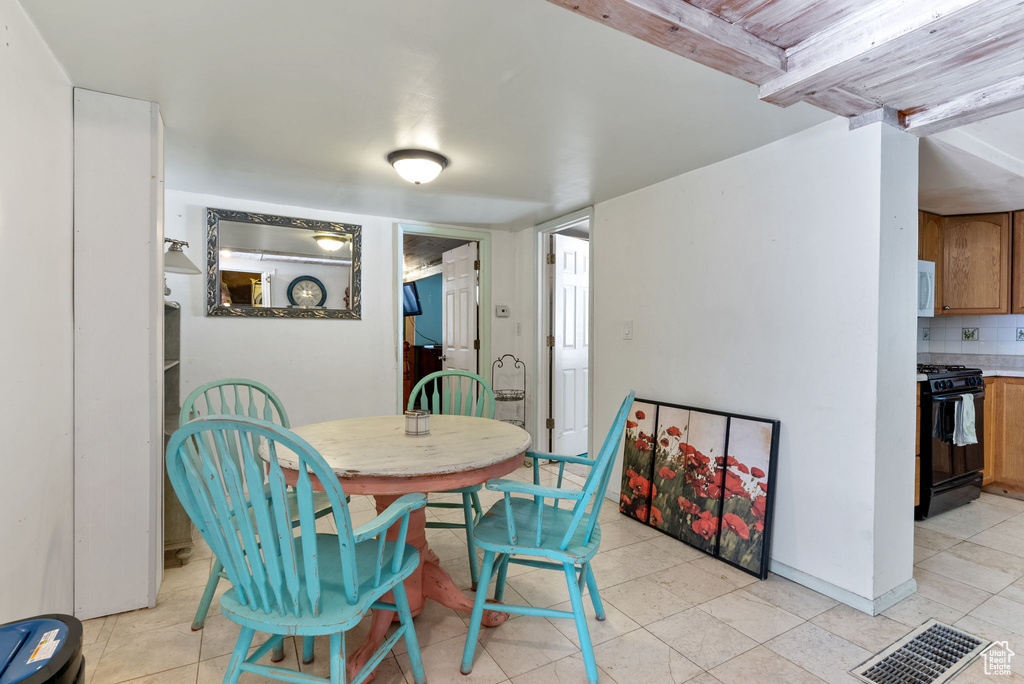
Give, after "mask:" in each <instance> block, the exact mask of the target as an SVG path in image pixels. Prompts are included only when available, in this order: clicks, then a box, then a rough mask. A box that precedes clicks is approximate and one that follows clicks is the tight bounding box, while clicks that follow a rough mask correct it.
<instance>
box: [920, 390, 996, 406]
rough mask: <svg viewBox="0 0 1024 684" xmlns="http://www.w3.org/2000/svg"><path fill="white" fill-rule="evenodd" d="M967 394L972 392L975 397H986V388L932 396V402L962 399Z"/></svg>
mask: <svg viewBox="0 0 1024 684" xmlns="http://www.w3.org/2000/svg"><path fill="white" fill-rule="evenodd" d="M965 394H971V395H973V396H974V398H975V399H978V398H979V397H981V398H984V396H985V390H969V391H967V392H961V393H960V394H950V395H948V396H944V397H932V403H935V404H938V403H940V402H946V401H960V398H961V397H962V396H963V395H965Z"/></svg>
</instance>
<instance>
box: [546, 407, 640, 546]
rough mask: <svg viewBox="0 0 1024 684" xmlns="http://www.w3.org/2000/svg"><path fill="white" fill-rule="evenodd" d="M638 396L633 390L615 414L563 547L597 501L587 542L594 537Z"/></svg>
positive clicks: (587, 533) (592, 510) (574, 511)
mask: <svg viewBox="0 0 1024 684" xmlns="http://www.w3.org/2000/svg"><path fill="white" fill-rule="evenodd" d="M635 396H636V392H634V391H632V390H630V392H629V394H627V395H626V398H625V399H623V400H622V405H621V406H620V407H619V412H618V413H617V414H615V420H614V421H612V425H611V428H610V429H609V430H608V436H607V437H605V438H604V443H603V444H601V450H600V451H598V452H597V458H596V459H595V463H594V465H593V467H592V468H591V469H590V474H589V475H587V480H586V482H585V483H584V484H583V497H582V498H580V499H579V500H577V501H576V503H575V505H574V506H573V509H572V512H573V518H572V523H571V524H570V525H569V529H568V530H567V531H566V533H565V536H564V537H563V538H562V543H561V547H560V548H561V549H562V550H563V551H564V550H565V549H566V548H567V547H568V546H569V542H570V541H571V540H572V537H573V535H575V534H576V529H577V528H578V527H579V524H580V521H581V520H582V519H583V514H584V513H585V512H586V509H587V507H588V506H590V503H591V502H593V507H592V508H591V511H590V520H589V522H588V523H587V532H586V536H585V537H584V539H583V542H584V543H585V544H586V543H589V542H590V537H591V535H593V533H594V528H595V527H596V525H597V516H598V514H599V513H600V512H601V504H602V503H603V502H604V493H605V490H606V489H608V480H609V479H610V478H611V473H612V463H614V462H615V455H616V454H617V453H618V450H619V443H620V442H621V441H622V432H623V430H625V429H626V417H627V416H628V415H629V409H630V407H631V406H632V405H633V398H634V397H635Z"/></svg>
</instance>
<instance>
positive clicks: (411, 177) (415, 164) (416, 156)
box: [388, 150, 450, 185]
mask: <svg viewBox="0 0 1024 684" xmlns="http://www.w3.org/2000/svg"><path fill="white" fill-rule="evenodd" d="M388 163H389V164H391V165H392V166H394V167H395V171H397V172H398V175H399V176H401V177H402V178H404V179H405V180H407V181H409V182H410V183H415V184H416V185H419V184H421V183H429V182H430V181H432V180H434V179H435V178H437V175H438V174H439V173H441V171H443V170H444V169H445V167H447V166H448V164H449V163H450V162H449V161H448V157H446V156H444V155H443V154H438V153H437V152H430V151H428V150H395V151H394V152H392V153H391V154H389V155H388Z"/></svg>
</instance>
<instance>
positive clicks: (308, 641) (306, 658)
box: [302, 636, 313, 665]
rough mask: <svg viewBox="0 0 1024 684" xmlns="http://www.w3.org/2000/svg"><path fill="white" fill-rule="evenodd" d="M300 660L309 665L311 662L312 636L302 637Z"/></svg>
mask: <svg viewBox="0 0 1024 684" xmlns="http://www.w3.org/2000/svg"><path fill="white" fill-rule="evenodd" d="M302 662H303V663H304V664H306V665H309V664H310V663H311V662H313V637H311V636H304V637H302Z"/></svg>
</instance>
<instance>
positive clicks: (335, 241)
mask: <svg viewBox="0 0 1024 684" xmlns="http://www.w3.org/2000/svg"><path fill="white" fill-rule="evenodd" d="M345 238H346V236H345V235H338V234H337V233H317V234H316V235H314V236H313V239H314V240H316V244H318V245H319V246H320V249H324V250H327V251H328V252H337V251H338V250H339V249H341V248H342V247H344V246H345Z"/></svg>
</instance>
